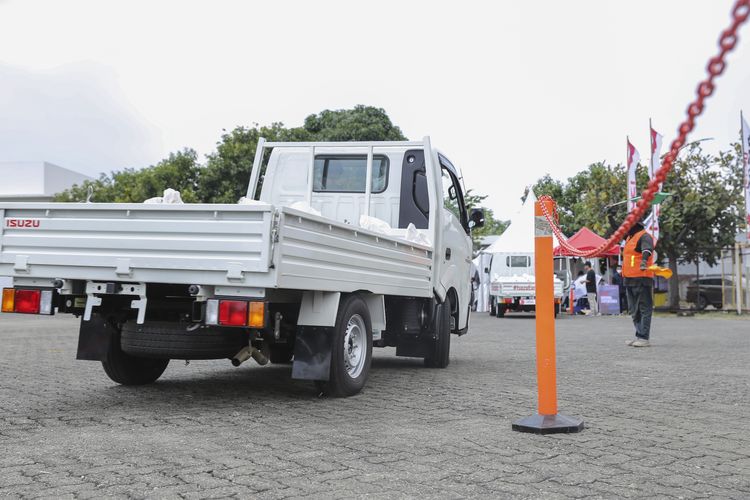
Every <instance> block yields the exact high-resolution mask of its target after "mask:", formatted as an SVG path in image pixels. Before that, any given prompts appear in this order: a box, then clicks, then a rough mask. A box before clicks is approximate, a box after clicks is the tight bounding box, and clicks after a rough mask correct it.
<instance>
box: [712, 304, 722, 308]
mask: <svg viewBox="0 0 750 500" xmlns="http://www.w3.org/2000/svg"><path fill="white" fill-rule="evenodd" d="M713 306H714V308H715V309H721V308H722V307H724V304H721V303H719V304H713Z"/></svg>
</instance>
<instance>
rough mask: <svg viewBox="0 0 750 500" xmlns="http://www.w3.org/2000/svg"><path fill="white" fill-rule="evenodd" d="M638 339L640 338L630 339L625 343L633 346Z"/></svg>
mask: <svg viewBox="0 0 750 500" xmlns="http://www.w3.org/2000/svg"><path fill="white" fill-rule="evenodd" d="M636 340H638V338H634V339H630V340H628V341H627V342H625V345H627V346H632V345H633V344H634V343H635V341H636Z"/></svg>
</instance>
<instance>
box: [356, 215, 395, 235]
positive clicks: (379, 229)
mask: <svg viewBox="0 0 750 500" xmlns="http://www.w3.org/2000/svg"><path fill="white" fill-rule="evenodd" d="M359 227H361V228H362V229H367V230H369V231H374V232H376V233H381V234H388V235H390V234H393V233H392V231H391V225H390V224H388V223H387V222H386V221H384V220H380V219H378V218H377V217H371V216H369V215H365V214H362V215H360V216H359Z"/></svg>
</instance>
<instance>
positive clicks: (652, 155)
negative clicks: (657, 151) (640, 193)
mask: <svg viewBox="0 0 750 500" xmlns="http://www.w3.org/2000/svg"><path fill="white" fill-rule="evenodd" d="M653 129H654V128H653V126H652V125H651V117H650V116H649V117H648V147H649V151H650V152H651V159H650V160H649V162H648V163H649V165H651V170H650V171H649V173H648V180H651V178H652V177H653V176H654V144H653V142H654V140H653V138H652V137H651V133H652V132H651V131H652V130H653Z"/></svg>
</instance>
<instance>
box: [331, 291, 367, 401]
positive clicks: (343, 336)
mask: <svg viewBox="0 0 750 500" xmlns="http://www.w3.org/2000/svg"><path fill="white" fill-rule="evenodd" d="M332 338H333V345H332V346H331V370H330V374H329V378H328V380H325V381H322V380H321V381H318V382H317V386H318V388H319V389H320V390H321V391H322V392H323V394H325V395H326V396H332V397H339V398H340V397H349V396H354V395H355V394H357V393H359V392H360V391H361V390H362V388H363V387H364V386H365V383H366V382H367V377H368V375H369V374H370V365H371V364H372V323H371V322H370V311H369V310H368V309H367V305H366V304H365V302H364V301H363V300H362V299H361V298H360V297H359V296H358V295H349V296H347V297H346V298H344V299H343V300H342V302H341V303H340V304H339V312H338V315H337V317H336V326H334V327H333V335H332Z"/></svg>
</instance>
